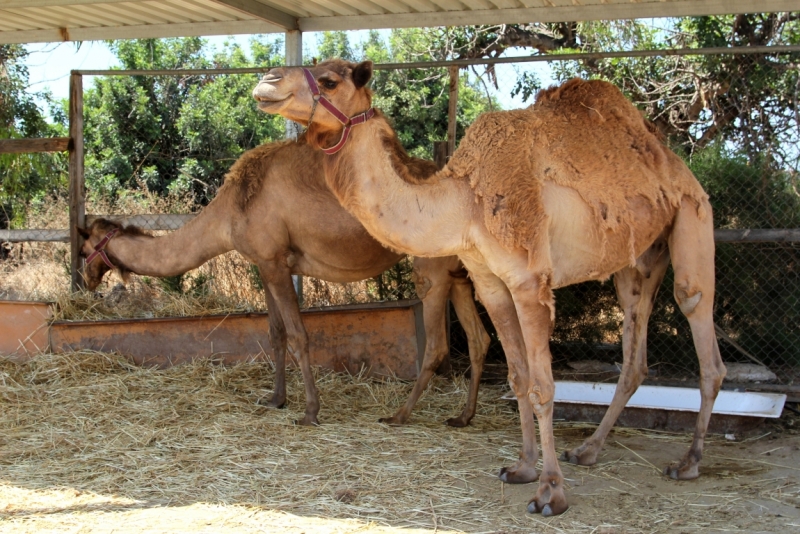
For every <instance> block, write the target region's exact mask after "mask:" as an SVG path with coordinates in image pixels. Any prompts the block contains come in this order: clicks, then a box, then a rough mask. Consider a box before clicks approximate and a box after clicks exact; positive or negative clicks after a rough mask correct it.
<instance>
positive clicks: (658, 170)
mask: <svg viewBox="0 0 800 534" xmlns="http://www.w3.org/2000/svg"><path fill="white" fill-rule="evenodd" d="M371 75H372V64H371V62H368V61H366V62H362V63H357V64H356V63H350V62H346V61H342V60H328V61H325V62H322V63H319V64H317V65H315V66H313V67H309V68H302V67H285V68H275V69H271V70H270V71H268V72H267V74H266V75H265V76H264V77H263V78H262V80H261V81H260V82H259V83H258V85H257V86H256V87H255V89H254V90H253V96H254V97H255V99H256V100H257V101H258V106H259V108H260V109H261V110H262V111H265V112H267V113H274V114H280V115H283V116H284V117H286V118H288V119H291V120H294V121H298V122H300V123H303V124H306V125H307V126H308V138H309V143H312V144H314V145H315V146H318V147H320V148H321V149H322V150H323V151H324V152H325V153H326V156H325V158H324V168H325V178H326V180H327V182H328V185H329V186H330V188H331V189H332V190H333V192H334V194H335V195H336V197H337V198H338V199H339V201H340V202H341V203H342V205H343V206H344V207H345V208H346V209H347V210H348V211H349V212H350V213H352V214H353V215H354V216H355V217H356V218H357V219H358V220H359V221H361V223H362V224H363V225H364V227H365V228H366V229H367V231H368V232H369V233H370V234H372V235H373V236H374V237H375V238H376V239H378V240H379V241H381V242H382V243H384V244H385V245H386V246H388V247H390V248H392V249H394V250H397V251H401V252H406V253H408V254H413V255H415V256H420V257H435V256H449V255H454V254H455V255H458V256H459V258H461V260H462V262H463V263H464V265H465V266H466V267H467V269H468V270H469V273H470V277H471V279H472V281H473V283H474V284H475V289H476V291H477V294H478V297H479V299H480V301H481V302H482V303H483V304H484V305H485V306H486V308H487V310H488V312H489V315H490V317H491V319H492V322H493V323H494V325H495V327H496V328H497V331H498V333H499V335H500V340H501V342H502V343H503V347H504V351H505V353H506V358H507V360H508V365H509V381H510V383H511V386H512V388H513V390H514V392H515V393H516V396H517V399H518V401H519V411H520V420H521V425H522V433H523V444H522V451H521V453H520V459H519V461H517V462H516V463H515V464H514V465H512V466H510V467H507V468H503V469H502V470H501V472H500V477H501V479H503V480H504V481H506V482H516V483H522V482H532V481H534V480H536V479H537V478H538V480H539V487H538V490H537V492H536V494H535V495H534V497H533V498H532V499H531V501H530V502H529V504H528V511H529V512H531V513H542V514H544V515H554V514H560V513H562V512H564V511H565V510H566V509H567V506H568V505H567V499H566V495H565V492H564V478H563V475H562V473H561V469H560V466H559V463H558V458H557V456H556V452H555V443H554V440H553V397H554V390H555V388H554V382H553V375H552V371H551V354H550V349H549V344H548V341H549V337H550V334H551V332H552V326H553V321H554V317H555V302H554V298H553V289H555V288H558V287H563V286H566V285H569V284H575V283H578V282H583V281H585V280H604V279H607V278H608V277H610V276H611V275H612V274H613V275H614V283H615V285H616V289H617V294H618V297H619V300H620V303H621V305H622V308H623V310H624V312H625V318H624V322H623V329H624V330H623V351H624V364H623V369H622V374H621V376H620V379H619V383H618V385H617V389H616V393H615V395H614V399H613V402H612V404H611V407H610V408H609V409H608V411H607V413H606V415H605V418H604V419H603V421H602V423H601V424H600V426H599V427H598V428H597V430H596V432H595V433H594V434H593V435H592V436H591V437H589V438H588V439H587V440H586V441H585V442H584V443H583V444H582V445H580V446H579V447H577V448H575V449H572V450H570V451H567V452H566V453H565V454H564V457H563V458H564V459H567V460H569V461H571V462H574V463H578V464H582V465H591V464H593V463H595V462H596V461H597V455H598V452H599V451H600V448H601V447H602V445H603V442H604V440H605V438H606V436H607V435H608V432H609V430H610V428H611V427H612V426H613V424H614V422H615V421H616V419H617V416H618V415H619V413H620V411H621V410H622V408H623V407H624V406H625V404H626V403H627V401H628V399H629V398H630V397H631V395H632V394H633V393H634V391H636V389H637V387H638V386H639V384H641V382H642V380H643V379H644V377H645V376H646V375H647V363H646V356H647V351H646V335H647V322H648V318H649V315H650V313H651V310H652V307H653V298H654V297H655V294H656V291H657V290H658V287H659V285H660V282H661V280H662V278H663V276H664V273H665V271H666V268H667V265H668V263H669V262H670V259H671V261H672V265H673V268H674V271H675V285H674V295H675V298H676V300H677V302H678V305H679V307H680V309H681V310H682V312H683V313H684V314H685V315H686V317H687V318H688V320H689V324H690V326H691V330H692V335H693V338H694V343H695V348H696V351H697V355H698V359H699V361H700V370H701V377H700V389H701V393H702V395H701V397H702V404H701V408H700V413H699V415H698V418H697V425H696V429H695V432H694V438H693V441H692V444H691V446H690V448H689V450H688V452H687V453H686V454H685V455H684V456H683V458H682V459H680V460H679V461H677V462H676V463H675V464H673V465H670V466H668V467H667V468H666V469H665V473H666V474H668V475H669V476H670V477H672V478H675V479H692V478H695V477H697V476H698V463H699V461H700V458H701V456H702V449H703V442H704V437H705V434H706V430H707V427H708V422H709V418H710V416H711V409H712V406H713V404H714V400H715V399H716V396H717V392H718V391H719V388H720V385H721V383H722V379H723V377H724V375H725V367H724V365H723V363H722V360H721V358H720V354H719V348H718V347H717V342H716V338H715V336H714V325H713V320H712V307H713V301H714V235H713V224H712V214H711V207H710V205H709V202H708V197H707V195H706V194H705V192H704V191H703V190H702V188H701V187H700V185H699V183H698V182H697V180H696V179H695V177H694V176H693V175H692V173H691V171H689V169H688V168H687V167H686V165H685V164H684V163H683V162H682V161H681V160H680V158H678V156H676V155H675V154H674V153H673V152H672V151H670V150H669V149H668V148H667V147H666V146H665V144H664V142H663V140H662V139H661V138H660V136H659V135H658V134H657V132H656V130H655V129H654V127H653V126H652V125H651V124H650V123H649V122H648V121H646V120H645V119H644V118H643V117H642V116H641V114H640V113H639V111H638V110H636V108H635V107H634V106H633V105H632V104H631V103H630V102H629V101H628V100H627V99H626V98H625V97H624V96H623V95H622V94H621V93H620V91H619V90H618V89H617V88H616V87H614V86H613V85H611V84H608V83H606V82H602V81H583V80H579V79H574V80H571V81H568V82H566V83H564V84H563V85H561V86H559V87H553V88H550V89H548V90H545V91H542V92H540V94H539V95H538V96H537V99H536V102H535V103H534V104H533V105H532V106H531V107H529V108H527V109H522V110H516V111H502V112H495V113H486V114H483V115H481V116H480V117H479V118H478V119H477V120H476V121H475V123H474V124H472V125H471V126H470V127H469V129H468V130H467V132H466V134H465V136H464V138H463V140H462V141H461V143H460V146H459V148H458V150H457V151H456V152H455V154H454V155H453V157H452V158H451V159H450V161H449V163H448V165H447V166H446V167H445V168H444V169H442V170H441V171H440V172H438V173H437V174H436V175H435V176H433V177H431V178H428V179H427V180H426V179H420V178H419V177H418V176H417V175H416V173H415V169H414V168H412V167H410V166H409V165H407V164H406V163H405V162H404V160H403V158H402V154H401V153H399V152H398V149H399V143H398V142H397V137H396V134H395V132H394V131H393V130H392V128H391V126H390V124H389V122H388V120H387V119H386V117H385V116H383V115H382V114H381V113H380V112H379V111H377V110H374V109H373V108H371V103H372V94H371V92H370V90H369V89H368V88H367V83H368V82H369V80H370V77H371ZM332 109H333V110H332ZM534 415H535V416H536V419H537V420H538V423H539V434H540V439H541V447H542V457H543V458H542V459H543V465H542V471H541V473H539V472H537V469H536V462H537V460H538V455H537V449H536V439H535V427H534V421H533V416H534Z"/></svg>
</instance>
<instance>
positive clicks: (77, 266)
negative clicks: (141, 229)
mask: <svg viewBox="0 0 800 534" xmlns="http://www.w3.org/2000/svg"><path fill="white" fill-rule="evenodd" d="M69 137H70V148H69V244H70V247H69V248H70V276H71V280H72V291H78V290H79V289H82V288H83V286H84V284H83V276H81V270H82V268H83V258H82V257H81V247H82V246H83V239H82V238H81V236H80V234H79V233H78V227H81V228H83V227H84V226H85V224H86V191H85V184H84V175H83V77H82V76H81V75H80V74H75V73H73V74H71V75H70V77H69Z"/></svg>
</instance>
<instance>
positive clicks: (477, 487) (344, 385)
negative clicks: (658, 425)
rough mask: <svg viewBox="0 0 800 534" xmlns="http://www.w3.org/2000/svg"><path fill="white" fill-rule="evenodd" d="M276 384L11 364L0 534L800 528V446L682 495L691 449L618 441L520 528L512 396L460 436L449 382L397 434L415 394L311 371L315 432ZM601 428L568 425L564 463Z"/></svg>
mask: <svg viewBox="0 0 800 534" xmlns="http://www.w3.org/2000/svg"><path fill="white" fill-rule="evenodd" d="M272 378H273V377H272V372H271V369H270V367H269V366H268V365H263V364H257V363H246V364H240V365H237V366H234V367H221V366H217V365H214V364H213V363H211V362H209V361H199V362H195V363H194V364H191V365H185V366H179V367H173V368H171V369H167V370H163V371H158V370H152V369H142V368H139V367H136V366H133V365H131V364H129V363H128V361H127V360H126V359H124V358H122V357H119V356H116V355H107V354H100V353H89V352H82V353H73V354H67V355H60V356H54V355H40V356H37V357H36V358H34V359H32V360H31V361H29V362H26V363H21V364H20V363H13V362H10V361H0V403H2V410H0V503H4V504H0V531H2V532H41V531H45V530H48V529H50V530H51V531H59V530H64V529H65V528H66V527H69V528H70V529H71V530H73V531H81V532H110V531H111V530H112V529H113V530H114V531H115V532H119V531H122V532H126V531H128V532H141V531H149V532H175V531H179V532H184V531H185V532H192V531H201V532H264V531H267V532H277V531H280V532H295V531H297V532H303V531H305V532H353V531H359V530H364V531H373V530H378V529H379V528H382V529H384V530H385V531H386V532H389V531H392V529H397V528H415V529H427V530H429V531H434V530H438V531H444V530H448V529H449V530H460V531H470V532H530V531H532V530H535V531H543V532H674V531H697V530H708V529H728V528H740V529H744V530H748V531H756V530H759V529H761V530H765V531H775V532H781V531H783V532H786V531H788V530H787V529H789V530H790V529H791V525H792V524H800V514H798V508H797V507H800V485H799V484H798V479H797V475H798V474H800V468H797V467H796V466H797V465H798V462H797V459H798V457H799V456H800V453H798V452H796V451H797V444H796V441H794V442H793V441H789V440H784V441H770V438H769V436H766V437H765V436H756V437H755V438H754V439H753V441H751V442H748V443H745V444H741V443H730V442H727V441H726V440H724V439H723V438H721V437H716V436H712V438H711V439H710V440H709V443H708V445H707V457H706V460H705V462H704V465H705V466H706V473H707V474H705V475H704V477H703V478H701V479H700V480H699V481H696V482H680V483H675V482H673V481H668V480H664V479H663V477H661V476H659V475H658V474H657V473H656V469H657V468H659V467H661V465H662V462H664V461H668V460H669V459H674V458H677V457H678V456H679V455H680V454H682V452H683V451H684V450H685V447H686V446H687V444H688V442H689V438H688V436H686V435H683V434H671V433H663V432H662V433H653V432H642V431H635V430H628V429H620V430H618V431H616V432H615V433H614V434H612V436H611V437H610V439H609V443H608V444H607V448H606V451H605V452H604V454H603V457H602V458H601V460H600V463H599V464H598V465H597V466H595V467H592V468H585V467H577V466H572V465H563V466H562V468H563V469H564V474H565V477H566V478H567V482H568V495H569V498H570V501H571V504H572V508H571V509H570V510H569V511H568V512H567V513H566V514H565V515H563V516H561V517H558V518H552V519H543V518H541V517H538V516H529V515H527V514H525V513H524V506H525V503H527V500H528V499H529V498H530V496H531V495H532V492H533V491H535V489H534V487H532V486H508V485H506V486H503V485H501V484H500V482H499V481H498V480H497V478H496V476H495V474H496V469H497V468H498V467H499V466H501V465H508V464H509V463H511V462H512V461H513V460H515V459H516V456H517V452H518V448H519V443H520V434H519V423H518V417H517V414H516V413H515V412H514V411H513V410H512V409H511V407H510V406H509V405H508V404H505V403H501V402H498V400H497V399H498V397H499V396H500V394H501V390H500V388H498V387H491V386H487V387H484V388H483V389H482V392H481V397H480V404H479V408H478V414H479V415H478V416H477V417H476V419H475V421H474V424H473V425H472V426H471V427H470V428H467V429H452V428H448V427H446V426H444V425H442V424H441V421H442V420H444V419H445V418H446V417H449V416H451V415H453V414H454V413H457V412H458V410H459V409H460V406H461V403H463V402H464V400H465V397H466V383H465V381H464V380H463V379H457V380H455V381H448V380H444V379H440V378H437V379H435V380H434V383H433V386H432V387H431V388H430V389H429V390H428V392H427V393H426V394H425V395H424V396H423V398H422V400H421V401H420V404H419V406H418V408H417V410H416V411H415V413H414V417H413V420H412V423H411V424H410V425H407V426H403V427H387V426H385V425H382V424H379V423H377V422H376V421H377V419H378V418H379V417H381V416H385V415H387V414H389V413H391V412H392V411H393V410H394V409H396V408H397V407H398V406H399V405H400V404H401V403H402V402H403V401H404V399H405V396H406V394H407V393H408V391H409V389H410V385H409V384H407V383H403V382H399V381H377V380H372V379H366V378H362V377H350V376H346V375H341V374H335V373H330V372H324V371H317V378H318V385H319V388H320V394H321V400H322V410H321V413H320V419H321V421H322V422H323V425H322V426H320V427H316V428H306V427H298V426H295V425H294V424H293V421H294V420H295V419H297V418H299V417H300V416H301V414H302V408H303V398H302V386H301V383H300V376H299V374H298V373H297V372H294V371H292V372H290V374H289V384H288V387H289V394H290V397H289V406H290V407H289V409H287V410H278V411H272V410H267V409H265V408H263V407H261V406H260V405H258V404H256V401H257V400H258V399H260V398H263V397H265V396H268V395H269V394H270V393H271V391H270V387H271V385H272ZM593 428H594V426H593V425H587V424H567V423H560V424H558V425H557V427H556V439H557V445H558V447H559V449H562V448H564V447H565V446H567V445H568V444H569V445H575V444H577V443H578V442H580V440H581V439H583V438H584V437H585V436H587V435H588V434H589V433H590V432H591V431H592V430H593ZM792 444H793V445H792ZM740 446H742V447H745V448H742V449H740V448H739V447H740ZM792 446H793V447H794V449H792ZM776 447H777V448H776ZM767 453H769V455H767ZM784 453H786V454H788V456H782V455H783V454H784ZM732 458H733V459H735V460H736V461H735V462H734V461H732V460H731V459H732ZM792 514H793V515H792ZM778 515H780V517H778Z"/></svg>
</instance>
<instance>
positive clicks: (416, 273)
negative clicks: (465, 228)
mask: <svg viewBox="0 0 800 534" xmlns="http://www.w3.org/2000/svg"><path fill="white" fill-rule="evenodd" d="M457 266H458V260H457V259H456V258H455V257H452V256H450V257H443V258H414V270H413V279H414V285H415V286H416V290H417V296H419V298H420V299H422V316H423V321H424V323H425V356H424V357H423V360H422V367H421V369H420V371H419V376H418V377H417V381H416V382H415V383H414V389H412V390H411V394H410V395H409V396H408V399H407V400H406V403H405V404H404V405H403V406H402V407H401V408H400V409H399V410H398V411H397V413H395V414H394V415H393V416H392V417H384V418H381V419H379V422H381V423H387V424H390V425H402V424H405V423H406V421H408V418H409V417H410V416H411V410H413V409H414V405H415V404H416V403H417V401H418V400H419V398H420V397H421V396H422V393H423V392H424V391H425V388H426V387H428V383H429V382H430V380H431V378H432V377H433V374H434V373H435V372H436V369H437V368H438V367H439V365H440V364H441V363H442V360H444V357H445V356H447V354H448V352H449V351H450V347H449V346H448V344H447V325H446V324H445V318H446V317H447V314H446V313H445V312H446V309H447V295H448V294H449V293H450V286H451V284H452V280H451V276H450V273H449V270H450V268H455V267H457Z"/></svg>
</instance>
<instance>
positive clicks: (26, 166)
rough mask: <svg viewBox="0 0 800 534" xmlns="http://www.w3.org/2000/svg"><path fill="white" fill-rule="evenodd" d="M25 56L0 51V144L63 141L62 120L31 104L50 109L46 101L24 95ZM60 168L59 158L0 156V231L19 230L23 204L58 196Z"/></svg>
mask: <svg viewBox="0 0 800 534" xmlns="http://www.w3.org/2000/svg"><path fill="white" fill-rule="evenodd" d="M26 55H27V53H26V51H25V49H24V48H23V47H22V46H19V45H0V139H25V138H36V137H60V136H64V135H66V133H65V132H66V127H65V122H66V119H65V117H64V116H63V115H62V114H60V113H56V115H55V116H54V117H52V119H51V120H54V121H55V122H51V121H50V120H48V117H47V115H46V114H45V113H44V112H43V111H42V110H41V109H40V107H39V105H38V104H37V99H38V100H40V101H42V102H44V103H45V104H50V105H53V100H52V96H51V95H50V94H49V93H33V92H28V91H27V89H28V69H27V67H26V66H25V64H24V59H25V57H26ZM66 162H67V160H66V156H65V155H64V154H60V153H54V154H49V153H43V154H0V174H1V175H2V182H0V206H1V207H2V210H1V211H0V227H6V226H7V225H8V224H9V223H13V224H15V225H19V226H24V224H25V222H24V219H25V213H26V210H25V207H26V206H27V205H28V203H30V202H31V201H39V202H40V201H42V200H43V199H44V198H45V197H46V196H47V195H58V194H60V193H61V192H63V190H64V187H65V184H66Z"/></svg>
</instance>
